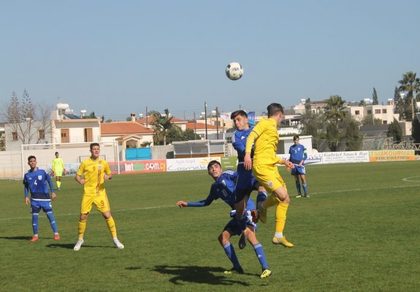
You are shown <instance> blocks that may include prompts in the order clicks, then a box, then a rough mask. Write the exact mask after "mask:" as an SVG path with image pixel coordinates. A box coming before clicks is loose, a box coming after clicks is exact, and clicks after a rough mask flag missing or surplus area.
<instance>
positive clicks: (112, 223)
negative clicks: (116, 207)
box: [105, 216, 117, 238]
mask: <svg viewBox="0 0 420 292" xmlns="http://www.w3.org/2000/svg"><path fill="white" fill-rule="evenodd" d="M105 221H106V224H107V225H108V229H109V232H111V235H112V238H116V237H117V227H115V221H114V218H112V216H111V217H109V218H108V219H105Z"/></svg>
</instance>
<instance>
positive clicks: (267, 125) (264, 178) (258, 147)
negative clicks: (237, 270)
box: [244, 103, 293, 247]
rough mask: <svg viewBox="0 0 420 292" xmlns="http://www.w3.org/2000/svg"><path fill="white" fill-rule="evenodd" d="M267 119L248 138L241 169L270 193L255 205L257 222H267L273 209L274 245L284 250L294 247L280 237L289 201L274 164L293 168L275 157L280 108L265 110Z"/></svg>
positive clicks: (281, 110) (276, 104)
mask: <svg viewBox="0 0 420 292" xmlns="http://www.w3.org/2000/svg"><path fill="white" fill-rule="evenodd" d="M267 112H268V118H264V119H262V120H261V121H259V122H258V124H257V125H256V126H255V127H254V128H253V130H252V132H251V133H250V134H249V135H248V138H247V140H246V148H245V157H244V166H245V169H252V171H253V173H254V175H255V177H256V178H257V180H258V181H259V182H260V184H261V185H262V186H263V187H264V188H265V189H266V190H267V191H268V192H270V193H271V194H270V196H269V197H268V198H267V199H266V200H265V201H262V202H259V203H258V206H257V208H258V210H259V211H260V220H261V221H262V222H265V221H266V216H267V213H266V209H267V208H269V207H271V206H276V232H275V234H274V237H273V243H274V244H282V245H284V246H285V247H293V244H292V243H291V242H289V241H287V239H286V237H285V236H284V235H283V230H284V226H285V224H286V214H287V209H288V207H289V202H290V197H289V194H288V193H287V188H286V184H285V183H284V181H283V178H282V177H281V175H280V173H279V171H278V169H277V164H284V165H286V166H287V167H290V168H293V163H291V162H290V161H287V160H283V159H279V158H278V157H277V155H276V153H277V144H278V141H279V135H278V132H277V127H278V125H280V122H281V121H282V119H283V114H284V112H283V107H282V105H280V104H278V103H272V104H270V105H269V106H268V107H267ZM253 146H254V157H253V160H251V150H252V147H253Z"/></svg>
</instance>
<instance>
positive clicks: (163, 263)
mask: <svg viewBox="0 0 420 292" xmlns="http://www.w3.org/2000/svg"><path fill="white" fill-rule="evenodd" d="M419 168H420V161H417V162H395V163H374V164H370V163H369V164H368V163H365V164H341V165H312V166H311V165H310V166H307V172H308V183H309V190H310V194H311V198H309V199H303V198H302V199H295V198H294V196H295V195H296V190H295V187H294V182H293V180H292V178H291V177H290V174H288V173H286V172H285V171H284V169H282V170H281V172H282V174H283V177H284V178H285V180H286V182H287V185H288V188H289V193H290V194H291V196H292V204H291V206H290V208H289V212H288V221H287V225H286V230H285V234H286V235H287V237H288V239H289V240H290V241H292V242H293V243H294V244H295V248H292V249H286V248H283V247H280V246H274V245H272V244H271V238H272V235H273V232H274V210H269V212H268V222H267V224H259V229H258V238H259V240H260V241H261V243H262V244H263V246H264V249H265V253H266V256H267V260H268V262H269V264H270V269H271V270H272V271H273V275H272V276H271V277H270V278H269V279H266V280H261V279H260V278H259V274H260V272H261V271H260V266H259V264H258V261H257V259H256V257H255V254H254V251H253V249H252V248H251V247H250V246H249V245H248V246H247V247H246V248H245V249H244V250H239V249H238V248H237V240H238V238H234V239H233V243H234V245H235V248H236V252H237V255H238V258H239V260H240V262H241V264H242V266H243V268H244V270H245V274H244V275H231V276H226V275H224V274H223V271H224V270H225V269H228V268H230V267H231V265H230V263H229V261H228V260H227V258H226V256H225V254H224V252H223V249H222V248H221V247H220V246H219V244H218V242H217V236H218V234H219V233H220V231H221V230H222V229H223V227H224V225H225V223H226V222H227V220H228V219H229V218H228V211H229V210H228V207H227V205H225V204H224V203H223V202H221V201H220V200H219V201H220V202H219V201H217V202H215V203H213V204H212V205H210V206H209V207H205V208H186V209H178V208H177V207H175V202H176V201H177V200H180V199H184V200H199V199H203V198H205V197H206V196H207V194H208V190H209V186H210V183H211V182H212V181H211V178H210V177H209V176H208V175H207V174H206V172H204V171H200V172H182V173H164V174H148V175H125V176H123V175H121V176H115V177H114V179H113V180H112V181H110V182H109V183H107V189H108V195H109V198H110V202H111V208H112V211H113V215H114V218H115V221H116V224H117V228H118V235H119V238H120V240H121V241H122V242H123V243H124V245H125V249H124V250H118V249H116V248H115V247H114V246H113V244H112V240H111V238H110V235H109V234H108V230H107V228H106V224H105V222H104V220H103V218H102V217H101V216H100V215H99V214H98V213H97V212H96V211H93V212H92V214H91V216H90V218H89V220H88V225H87V231H86V235H85V244H84V245H83V246H82V249H81V250H80V251H79V252H75V251H73V246H74V243H75V242H76V240H77V222H78V213H79V206H80V200H81V187H80V186H79V185H78V184H76V182H75V181H74V180H73V179H72V178H70V177H66V178H65V179H64V182H63V185H62V190H61V191H60V192H59V193H58V200H57V201H56V202H55V203H54V212H55V215H56V219H57V223H58V227H59V231H60V234H61V240H60V241H58V242H56V241H54V240H52V232H51V229H50V227H49V224H48V220H47V218H46V216H45V214H43V215H40V218H39V221H40V227H39V230H40V240H39V241H38V242H37V243H30V242H29V241H28V240H29V238H30V237H31V233H32V229H31V215H30V213H29V212H30V210H29V208H28V207H27V206H25V204H24V200H23V186H22V184H21V182H20V181H0V189H1V192H0V198H1V201H2V203H3V206H2V211H1V213H0V244H1V249H0V260H1V271H2V272H1V273H0V291H47V290H48V291H51V290H55V291H69V290H72V291H116V290H119V291H183V290H184V291H197V290H198V289H200V290H201V291H214V290H216V289H217V290H219V291H239V290H253V291H263V290H267V291H268V290H273V289H281V290H282V291H419V289H420V276H419V275H420V264H419V263H420V231H419V230H420V227H419V226H420V191H419V187H420V174H419ZM254 197H255V196H254Z"/></svg>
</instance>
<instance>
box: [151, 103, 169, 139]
mask: <svg viewBox="0 0 420 292" xmlns="http://www.w3.org/2000/svg"><path fill="white" fill-rule="evenodd" d="M164 112H165V113H164V114H161V113H159V112H157V111H153V112H152V117H153V122H152V125H153V129H154V131H155V137H154V138H155V141H154V142H155V144H160V143H161V142H162V141H163V145H166V136H167V134H168V130H169V129H171V128H172V127H173V126H174V125H173V123H172V119H173V117H171V116H170V113H169V110H168V109H165V110H164Z"/></svg>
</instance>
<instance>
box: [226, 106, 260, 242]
mask: <svg viewBox="0 0 420 292" xmlns="http://www.w3.org/2000/svg"><path fill="white" fill-rule="evenodd" d="M230 118H231V119H232V120H233V123H234V125H235V128H236V130H235V132H234V133H233V136H232V146H233V148H235V150H236V152H237V153H238V166H237V173H238V180H237V184H236V187H235V198H236V199H235V210H236V219H237V220H239V221H241V216H244V209H245V206H246V203H247V202H248V198H249V196H250V194H251V192H252V190H253V187H254V185H255V183H256V179H255V177H254V175H253V174H252V170H247V169H245V167H244V157H245V146H246V139H247V138H248V135H249V133H251V131H252V128H251V127H250V123H249V120H248V115H247V113H246V112H245V111H243V110H237V111H234V112H233V113H232V114H231V115H230ZM266 198H267V193H266V191H265V189H264V187H262V186H260V187H259V188H258V195H257V203H258V202H259V201H261V200H265V199H266ZM242 222H243V220H242ZM243 228H245V226H243ZM245 242H246V241H245V240H244V237H243V236H241V240H239V248H243V247H244V245H245Z"/></svg>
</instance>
